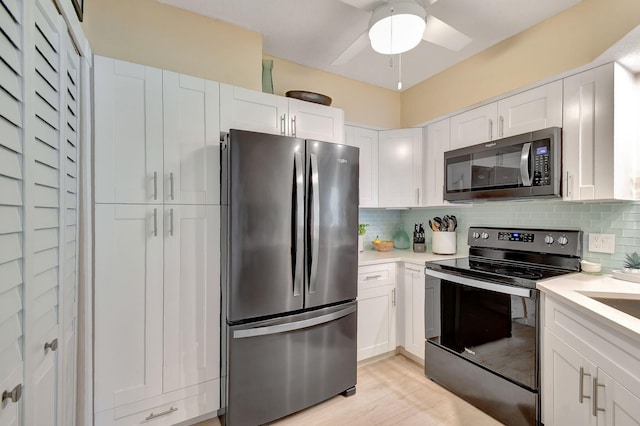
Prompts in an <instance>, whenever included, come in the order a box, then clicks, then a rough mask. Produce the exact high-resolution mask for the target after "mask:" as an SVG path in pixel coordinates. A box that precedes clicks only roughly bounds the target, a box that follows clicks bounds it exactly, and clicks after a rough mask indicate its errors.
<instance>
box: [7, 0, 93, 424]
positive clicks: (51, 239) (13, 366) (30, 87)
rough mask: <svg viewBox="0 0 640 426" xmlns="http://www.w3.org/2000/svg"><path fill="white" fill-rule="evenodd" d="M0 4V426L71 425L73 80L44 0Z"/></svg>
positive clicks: (55, 16) (77, 104)
mask: <svg viewBox="0 0 640 426" xmlns="http://www.w3.org/2000/svg"><path fill="white" fill-rule="evenodd" d="M1 3H2V7H0V59H1V60H0V87H1V89H2V90H0V395H1V397H2V399H1V402H0V425H1V426H6V425H74V424H75V397H76V395H75V393H76V390H75V379H76V375H75V371H76V343H77V331H76V330H77V328H76V324H77V283H78V280H77V269H78V262H77V258H78V248H77V240H78V238H77V237H78V231H77V219H78V157H79V149H80V147H79V145H80V140H81V139H80V133H81V132H80V117H81V116H82V115H83V111H81V110H82V108H81V98H82V96H81V88H80V86H81V83H80V82H81V73H83V72H86V71H87V70H88V67H87V63H86V62H83V61H82V60H81V58H80V55H79V53H78V50H76V46H75V45H74V42H73V41H72V40H71V37H70V35H69V32H68V28H67V25H66V23H65V20H64V18H63V17H62V16H61V15H60V13H59V12H58V10H56V6H55V5H54V4H53V2H51V1H50V0H30V1H21V0H1Z"/></svg>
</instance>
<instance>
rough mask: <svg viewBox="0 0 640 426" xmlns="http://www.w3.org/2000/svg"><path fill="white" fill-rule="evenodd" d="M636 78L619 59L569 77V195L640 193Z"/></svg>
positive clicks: (573, 198)
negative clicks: (618, 61)
mask: <svg viewBox="0 0 640 426" xmlns="http://www.w3.org/2000/svg"><path fill="white" fill-rule="evenodd" d="M636 81H637V78H636V77H635V76H634V75H633V74H632V73H630V72H628V71H627V70H626V69H624V68H623V67H622V66H620V65H618V64H615V63H611V64H606V65H602V66H600V67H598V68H595V69H592V70H588V71H585V72H582V73H580V74H576V75H573V76H571V77H568V78H565V79H564V123H563V135H562V143H563V155H562V167H563V172H564V176H563V197H564V199H565V200H568V201H589V200H633V199H638V198H640V163H639V162H638V156H639V155H640V152H638V151H639V149H640V148H639V144H638V117H640V108H639V107H638V103H639V102H640V99H639V95H638V86H637V82H636Z"/></svg>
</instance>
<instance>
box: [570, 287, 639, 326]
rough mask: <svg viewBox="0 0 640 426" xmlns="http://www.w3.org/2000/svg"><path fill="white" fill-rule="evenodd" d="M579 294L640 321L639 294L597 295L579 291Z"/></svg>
mask: <svg viewBox="0 0 640 426" xmlns="http://www.w3.org/2000/svg"><path fill="white" fill-rule="evenodd" d="M579 293H580V294H582V295H584V296H587V297H588V298H590V299H593V300H595V301H597V302H600V303H604V304H605V305H607V306H610V307H612V308H614V309H617V310H619V311H621V312H624V313H625V314H628V315H631V316H633V317H636V318H638V319H640V294H633V293H597V292H586V291H580V292H579Z"/></svg>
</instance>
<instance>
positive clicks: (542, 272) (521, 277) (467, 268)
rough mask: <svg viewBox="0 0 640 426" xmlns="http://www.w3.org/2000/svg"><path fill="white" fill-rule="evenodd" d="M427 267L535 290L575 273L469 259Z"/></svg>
mask: <svg viewBox="0 0 640 426" xmlns="http://www.w3.org/2000/svg"><path fill="white" fill-rule="evenodd" d="M426 266H427V267H428V268H430V269H435V270H440V271H441V272H448V273H452V274H456V275H459V276H469V277H474V278H479V279H484V280H491V281H496V282H500V283H505V284H510V285H516V286H519V287H528V288H535V285H536V282H537V281H540V280H544V279H548V278H552V277H557V276H559V275H564V274H567V273H570V272H573V271H567V270H562V269H553V268H547V267H544V266H539V265H530V264H523V263H520V264H518V263H514V262H501V261H496V260H485V259H476V258H469V257H464V258H459V259H447V260H438V261H433V262H427V263H426Z"/></svg>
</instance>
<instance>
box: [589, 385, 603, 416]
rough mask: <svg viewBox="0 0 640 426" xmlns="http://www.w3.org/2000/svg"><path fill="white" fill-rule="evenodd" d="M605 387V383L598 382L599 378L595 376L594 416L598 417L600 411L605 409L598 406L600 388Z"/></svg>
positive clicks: (593, 390)
mask: <svg viewBox="0 0 640 426" xmlns="http://www.w3.org/2000/svg"><path fill="white" fill-rule="evenodd" d="M599 387H600V388H604V385H601V384H599V383H598V378H597V377H594V378H593V389H592V392H593V399H592V402H593V416H594V417H598V411H604V408H598V388H599Z"/></svg>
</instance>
